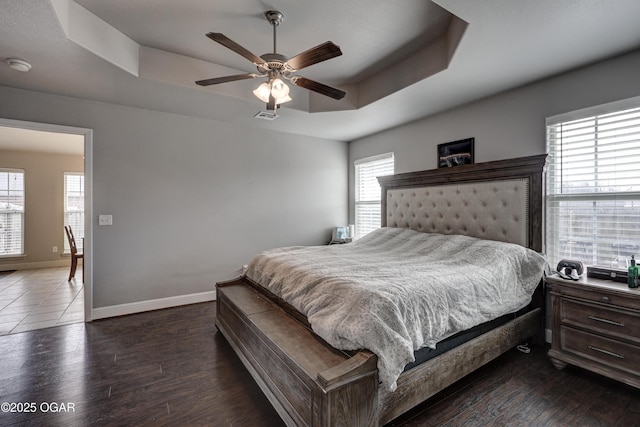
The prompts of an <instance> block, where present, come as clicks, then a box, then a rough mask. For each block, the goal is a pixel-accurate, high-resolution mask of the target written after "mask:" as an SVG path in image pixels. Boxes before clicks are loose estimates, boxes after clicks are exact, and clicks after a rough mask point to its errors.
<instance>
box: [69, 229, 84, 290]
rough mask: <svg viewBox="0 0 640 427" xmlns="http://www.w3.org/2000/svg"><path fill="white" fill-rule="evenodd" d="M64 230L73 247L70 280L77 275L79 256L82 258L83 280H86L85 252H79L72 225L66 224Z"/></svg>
mask: <svg viewBox="0 0 640 427" xmlns="http://www.w3.org/2000/svg"><path fill="white" fill-rule="evenodd" d="M64 231H65V233H67V239H68V240H69V247H70V248H71V271H69V280H68V281H69V282H70V281H71V279H73V277H74V276H75V275H76V267H78V258H82V282H84V254H82V253H78V247H77V246H76V239H75V237H73V231H72V230H71V226H70V225H65V226H64Z"/></svg>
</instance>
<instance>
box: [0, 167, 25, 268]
mask: <svg viewBox="0 0 640 427" xmlns="http://www.w3.org/2000/svg"><path fill="white" fill-rule="evenodd" d="M23 254H24V171H23V170H16V169H0V257H2V256H12V255H23Z"/></svg>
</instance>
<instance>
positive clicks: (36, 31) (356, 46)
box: [0, 0, 640, 141]
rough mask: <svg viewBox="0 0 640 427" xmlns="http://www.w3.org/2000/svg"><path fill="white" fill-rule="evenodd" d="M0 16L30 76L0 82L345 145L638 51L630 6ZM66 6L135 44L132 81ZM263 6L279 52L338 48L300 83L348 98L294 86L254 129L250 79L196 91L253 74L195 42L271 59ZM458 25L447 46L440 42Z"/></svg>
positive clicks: (171, 7) (8, 10)
mask: <svg viewBox="0 0 640 427" xmlns="http://www.w3.org/2000/svg"><path fill="white" fill-rule="evenodd" d="M54 5H55V6H56V7H55V8H54ZM76 6H78V7H76ZM0 8H1V12H2V13H0V59H2V60H4V59H6V58H10V57H13V58H21V59H24V60H26V61H28V62H30V63H31V64H32V65H33V68H32V70H31V71H30V72H28V73H19V72H16V71H13V70H11V69H9V68H8V67H7V66H0V84H1V85H5V86H11V87H17V88H25V89H31V90H36V91H43V92H49V93H55V94H61V95H67V96H73V97H80V98H86V99H93V100H98V101H104V102H110V103H116V104H123V105H129V106H134V107H140V108H148V109H154V110H159V111H166V112H171V113H176V114H184V115H191V116H196V117H203V118H213V119H217V120H222V121H228V122H231V123H234V124H237V125H241V126H250V127H256V128H269V129H274V130H279V131H284V132H292V133H299V134H304V135H313V136H318V137H324V138H330V139H337V140H345V141H349V140H353V139H357V138H360V137H363V136H366V135H369V134H372V133H375V132H378V131H381V130H384V129H386V128H390V127H393V126H397V125H401V124H403V123H407V122H409V121H412V120H415V119H418V118H421V117H425V116H428V115H431V114H434V113H437V112H440V111H443V110H446V109H449V108H452V107H455V106H457V105H461V104H463V103H467V102H471V101H474V100H477V99H480V98H483V97H486V96H489V95H492V94H494V93H497V92H500V91H504V90H508V89H510V88H513V87H516V86H520V85H522V84H526V83H529V82H531V81H535V80H539V79H542V78H545V77H548V76H550V75H553V74H557V73H560V72H564V71H567V70H570V69H574V68H576V67H580V66H583V65H587V64H589V63H593V62H596V61H599V60H603V59H606V58H610V57H612V56H616V55H619V54H622V53H625V52H629V51H631V50H634V49H637V48H639V47H640V30H638V24H637V17H638V16H640V1H638V0H615V1H611V0H562V1H558V0H434V1H433V2H430V1H428V0H403V1H402V2H390V1H388V0H350V1H348V2H345V1H341V0H325V1H322V2H300V1H295V0H217V1H211V0H181V1H179V2H177V1H175V0H110V1H104V0H77V2H76V3H73V2H72V0H51V1H46V0H0ZM82 8H86V10H84V9H82ZM67 9H73V10H75V11H77V10H81V11H84V12H83V14H82V17H83V19H84V18H87V19H91V20H92V21H87V22H92V23H94V24H96V23H97V24H100V25H94V26H93V27H99V28H103V29H107V28H108V29H110V31H112V33H110V34H114V35H119V36H118V37H122V38H123V39H126V37H128V38H129V39H130V42H131V45H133V46H139V47H140V60H139V63H138V64H135V65H136V66H139V70H138V71H139V72H138V76H136V75H134V74H132V73H131V72H128V71H125V70H124V69H123V67H122V66H121V64H119V61H118V60H117V59H115V60H114V58H120V57H122V56H119V55H120V54H123V55H124V57H126V54H127V52H126V50H123V49H120V51H118V49H119V48H118V47H117V46H116V47H114V46H113V45H110V46H109V45H108V44H106V43H104V40H98V41H95V43H97V44H98V45H99V44H100V43H102V46H101V47H100V46H99V47H100V48H105V45H108V46H106V47H107V48H109V49H111V51H109V52H107V54H103V55H102V56H98V55H96V54H94V53H92V51H91V50H93V51H96V52H97V53H98V54H100V53H101V51H100V49H97V50H96V49H95V48H93V49H92V47H91V46H89V49H85V48H84V47H82V46H81V45H79V44H78V42H82V40H83V34H80V35H78V33H79V32H80V31H79V30H78V28H79V27H78V26H76V25H79V24H78V22H76V19H79V18H78V16H77V14H73V13H69V14H65V13H62V14H61V13H60V11H61V10H62V11H64V10H67ZM271 9H275V10H280V11H282V12H283V13H284V14H285V20H284V22H283V24H282V25H281V26H280V27H279V28H278V52H279V53H282V54H284V55H286V56H288V57H291V56H293V55H295V54H297V53H299V52H301V51H304V50H306V49H308V48H310V47H313V46H316V45H318V44H320V43H322V42H324V41H327V40H331V41H333V42H334V43H336V44H337V45H339V46H340V47H341V48H342V51H343V55H342V56H340V57H338V58H334V59H331V60H329V61H326V62H323V63H319V64H316V65H313V66H311V67H309V68H307V69H304V70H302V71H301V72H300V74H301V75H304V76H305V77H308V78H312V79H314V80H318V81H320V82H323V83H327V84H330V85H334V86H337V87H342V88H344V89H346V90H347V91H348V92H349V95H348V96H347V98H345V100H344V101H340V103H338V104H336V103H337V102H338V101H333V100H329V102H328V103H327V105H323V103H322V102H319V101H318V100H317V99H316V97H314V96H311V97H309V95H308V93H307V91H306V90H304V89H302V88H297V87H294V88H293V89H292V97H293V98H294V101H293V102H292V103H290V104H287V105H285V106H284V108H282V109H281V110H280V111H279V115H280V116H279V117H278V118H277V119H276V120H274V121H262V120H257V119H254V118H253V115H254V114H255V113H257V112H258V111H259V110H261V109H264V105H263V104H262V103H261V102H260V101H258V100H257V99H256V98H255V97H253V95H252V94H251V90H252V89H253V88H254V87H256V86H257V83H256V81H254V80H248V81H240V82H231V83H226V84H224V85H219V86H215V87H208V88H202V87H198V86H196V85H195V84H193V81H194V80H197V79H204V78H210V77H219V76H221V75H226V74H238V73H245V72H252V71H254V69H253V66H252V64H250V63H249V62H248V61H246V60H245V59H244V58H242V57H240V56H239V55H237V54H235V53H233V52H232V51H230V50H228V49H226V48H224V47H222V46H220V45H218V44H217V43H214V42H212V41H211V40H209V39H207V38H206V37H205V36H204V34H205V33H207V32H209V31H213V32H221V33H223V34H225V35H226V36H227V37H229V38H231V39H232V40H234V41H236V42H237V43H239V44H241V45H242V46H243V47H245V48H247V49H248V50H250V51H252V52H253V53H256V54H257V55H261V54H263V53H267V52H271V51H272V33H271V27H270V25H269V24H268V22H267V21H266V19H265V18H264V12H265V11H266V10H271ZM56 11H57V12H58V14H56ZM59 18H60V20H59ZM460 23H462V24H464V23H467V24H468V25H466V28H465V27H464V26H461V25H460ZM90 27H91V26H90ZM91 28H92V27H91ZM461 28H462V30H463V31H464V33H463V36H462V38H461V39H460V41H459V44H457V49H453V47H455V46H456V43H455V38H453V39H451V38H449V39H447V38H446V37H450V36H451V34H453V33H454V32H455V31H454V30H455V29H457V30H458V31H460V29H461ZM67 34H69V37H67ZM84 36H86V34H85V35H84ZM443 37H444V38H443ZM443 40H444V42H443ZM443 43H444V44H445V45H446V46H445V51H446V49H449V57H450V58H445V61H444V66H440V65H434V64H436V63H437V62H438V61H441V60H442V56H447V55H446V52H445V54H443V52H442V51H441V50H437V49H435V48H434V46H436V45H441V44H443ZM94 47H95V46H94ZM136 52H137V51H136ZM452 52H453V53H452ZM103 57H104V58H106V59H103ZM448 59H450V62H448ZM136 60H137V56H136ZM389 75H391V77H389ZM381 83H382V84H381ZM380 91H383V92H380ZM376 92H378V93H377V94H376ZM320 98H323V97H320ZM316 110H320V111H322V110H324V111H325V112H309V111H316ZM332 110H333V111H332ZM77 125H78V126H82V123H78V124H77Z"/></svg>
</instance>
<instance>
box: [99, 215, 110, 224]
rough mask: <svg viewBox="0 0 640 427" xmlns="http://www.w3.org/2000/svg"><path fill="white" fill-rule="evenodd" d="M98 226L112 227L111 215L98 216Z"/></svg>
mask: <svg viewBox="0 0 640 427" xmlns="http://www.w3.org/2000/svg"><path fill="white" fill-rule="evenodd" d="M98 225H113V217H112V216H111V215H98Z"/></svg>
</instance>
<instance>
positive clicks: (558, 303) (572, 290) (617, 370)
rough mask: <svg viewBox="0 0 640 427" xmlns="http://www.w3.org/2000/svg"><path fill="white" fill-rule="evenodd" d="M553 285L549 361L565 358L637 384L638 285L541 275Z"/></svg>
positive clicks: (559, 364) (561, 364) (639, 382)
mask: <svg viewBox="0 0 640 427" xmlns="http://www.w3.org/2000/svg"><path fill="white" fill-rule="evenodd" d="M545 282H546V284H547V286H550V288H551V305H552V316H553V318H552V321H553V326H552V330H553V339H552V344H551V349H550V350H549V352H548V356H549V358H550V359H551V362H552V363H553V365H554V366H555V367H556V368H558V369H562V368H564V367H565V366H566V365H567V364H568V363H569V364H572V365H576V366H580V367H582V368H584V369H588V370H590V371H593V372H597V373H599V374H601V375H604V376H607V377H609V378H613V379H615V380H618V381H622V382H624V383H626V384H629V385H631V386H634V387H638V388H640V290H639V289H631V288H629V287H628V286H626V285H625V284H623V283H618V282H613V281H607V280H599V279H594V278H590V277H589V278H587V277H581V278H580V279H579V280H577V281H574V280H565V279H562V278H560V277H558V276H557V275H553V276H548V277H546V278H545Z"/></svg>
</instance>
